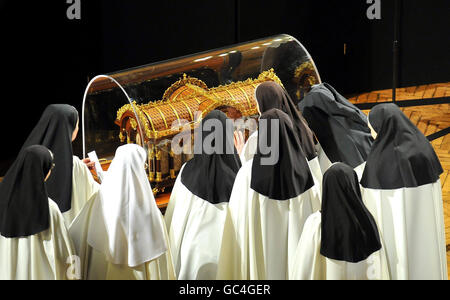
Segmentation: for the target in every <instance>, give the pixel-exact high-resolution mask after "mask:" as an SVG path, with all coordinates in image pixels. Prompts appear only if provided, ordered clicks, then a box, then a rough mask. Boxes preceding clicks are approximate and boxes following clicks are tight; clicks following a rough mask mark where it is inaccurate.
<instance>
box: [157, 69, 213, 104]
mask: <svg viewBox="0 0 450 300" xmlns="http://www.w3.org/2000/svg"><path fill="white" fill-rule="evenodd" d="M188 83H189V84H192V85H195V86H198V87H201V88H203V89H205V90H206V89H208V86H207V85H206V83H204V82H203V81H201V80H200V79H197V78H194V77H188V76H187V75H186V74H183V78H182V79H180V80H178V81H177V82H175V83H174V84H172V86H171V87H169V88H168V89H167V91H166V92H165V93H164V96H163V98H162V101H163V102H164V101H167V100H168V99H169V98H170V96H171V95H172V94H173V93H174V92H175V91H176V90H178V89H179V88H181V87H183V86H185V85H186V84H188ZM177 97H178V96H177Z"/></svg>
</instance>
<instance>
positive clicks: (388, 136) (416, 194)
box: [361, 104, 447, 280]
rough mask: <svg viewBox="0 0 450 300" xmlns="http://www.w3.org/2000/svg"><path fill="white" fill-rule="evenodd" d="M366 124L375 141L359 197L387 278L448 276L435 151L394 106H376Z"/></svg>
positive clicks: (438, 171) (438, 170)
mask: <svg viewBox="0 0 450 300" xmlns="http://www.w3.org/2000/svg"><path fill="white" fill-rule="evenodd" d="M369 126H370V128H371V130H372V134H373V136H374V138H375V143H374V144H373V147H372V151H371V152H370V155H369V157H368V159H367V164H366V168H365V170H364V174H363V177H362V180H361V185H362V196H363V200H364V202H365V204H366V206H367V208H368V209H369V210H370V212H371V213H372V214H373V216H374V217H375V220H376V222H377V224H378V228H379V229H380V233H381V236H382V238H383V239H384V243H385V245H386V252H387V256H388V262H389V271H390V274H391V276H392V279H411V280H417V279H426V280H432V279H447V261H446V249H445V248H446V247H445V232H444V215H443V202H442V190H441V183H440V179H439V176H440V175H441V174H442V173H443V170H442V166H441V164H440V162H439V159H438V157H437V156H436V153H435V152H434V150H433V148H432V147H431V145H430V143H429V141H428V140H427V139H426V137H425V136H424V135H423V134H422V133H421V132H420V131H419V129H418V128H417V127H416V126H414V124H413V123H411V121H410V120H409V119H408V118H407V117H406V116H405V115H404V114H403V112H402V111H401V110H400V109H399V108H398V106H397V105H395V104H382V105H377V106H376V107H375V108H374V109H373V110H372V111H371V112H370V114H369Z"/></svg>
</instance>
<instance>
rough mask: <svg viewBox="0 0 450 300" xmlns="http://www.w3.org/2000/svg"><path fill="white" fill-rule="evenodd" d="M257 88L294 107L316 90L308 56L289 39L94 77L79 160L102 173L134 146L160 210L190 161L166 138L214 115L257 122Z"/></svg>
mask: <svg viewBox="0 0 450 300" xmlns="http://www.w3.org/2000/svg"><path fill="white" fill-rule="evenodd" d="M265 81H275V82H277V83H279V84H280V85H282V86H284V87H285V88H286V90H287V91H288V92H289V94H290V95H291V97H292V99H294V101H296V102H299V101H301V100H302V98H303V97H304V95H305V94H306V93H307V92H308V91H309V90H310V88H311V86H313V85H315V84H319V83H321V80H320V76H319V73H318V71H317V69H316V67H315V64H314V61H313V60H312V58H311V56H310V55H309V54H308V52H307V51H306V49H305V48H304V47H303V46H302V45H301V44H300V43H299V42H298V41H297V40H296V39H295V38H293V37H291V36H289V35H279V36H275V37H270V38H265V39H261V40H256V41H251V42H247V43H242V44H239V45H234V46H231V47H226V48H221V49H216V50H212V51H207V52H203V53H199V54H195V55H190V56H185V57H181V58H177V59H172V60H168V61H164V62H160V63H155V64H150V65H145V66H141V67H137V68H132V69H128V70H124V71H119V72H115V73H113V74H109V75H100V76H97V77H96V78H94V79H93V80H92V81H91V82H90V84H89V86H88V87H87V89H86V93H85V97H84V100H83V112H82V127H83V152H84V153H83V155H84V156H86V153H89V152H91V151H94V150H95V151H96V152H97V155H98V157H99V158H100V162H101V163H102V167H103V168H104V169H105V170H106V169H107V168H108V166H109V164H110V162H111V160H112V159H113V157H114V153H115V151H116V149H117V148H118V147H119V146H121V145H123V144H125V143H137V144H140V145H142V146H143V147H144V148H145V149H146V151H147V152H148V163H147V165H148V167H147V171H148V179H149V181H150V183H151V185H152V188H153V191H154V193H155V196H157V200H158V199H162V198H164V195H166V197H165V198H164V199H166V200H165V201H159V202H158V204H159V205H160V207H161V206H164V205H166V204H167V199H168V197H167V193H170V190H171V188H172V186H173V184H174V182H175V179H176V177H177V175H178V173H179V171H180V169H181V167H182V166H183V164H184V163H186V162H187V161H189V160H190V159H191V158H192V157H193V154H192V153H190V152H189V151H183V153H182V154H175V153H174V152H173V151H172V149H171V141H172V139H173V138H174V137H175V136H177V135H179V134H180V133H182V132H184V131H186V126H188V127H187V129H188V131H193V130H194V129H195V128H196V127H197V126H198V125H199V124H200V122H201V120H202V118H203V117H204V116H206V115H207V114H208V113H209V112H211V111H212V110H215V109H219V110H222V111H223V112H225V113H226V114H227V116H228V117H229V118H231V119H238V118H241V117H248V118H255V119H257V117H258V116H257V115H258V111H257V104H256V103H257V102H256V99H255V90H256V88H257V86H258V84H260V83H262V82H265ZM190 136H191V137H193V136H194V135H193V134H191V135H190ZM191 143H193V140H191ZM180 146H181V147H190V149H192V144H191V145H180Z"/></svg>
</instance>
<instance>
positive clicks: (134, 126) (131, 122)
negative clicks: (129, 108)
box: [130, 118, 137, 130]
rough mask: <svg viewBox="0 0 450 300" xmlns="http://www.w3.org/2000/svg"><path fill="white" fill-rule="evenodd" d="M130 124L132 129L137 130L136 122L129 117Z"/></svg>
mask: <svg viewBox="0 0 450 300" xmlns="http://www.w3.org/2000/svg"><path fill="white" fill-rule="evenodd" d="M130 125H131V128H133V130H137V122H136V120H135V119H133V118H130Z"/></svg>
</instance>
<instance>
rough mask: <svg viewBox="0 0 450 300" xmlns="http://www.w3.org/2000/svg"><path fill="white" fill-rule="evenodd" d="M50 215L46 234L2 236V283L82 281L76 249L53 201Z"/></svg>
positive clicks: (50, 205) (50, 206)
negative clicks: (3, 281)
mask: <svg viewBox="0 0 450 300" xmlns="http://www.w3.org/2000/svg"><path fill="white" fill-rule="evenodd" d="M49 212H50V214H49V221H50V227H49V229H47V230H46V231H43V232H41V233H38V234H35V235H32V236H29V237H23V238H5V237H3V236H0V280H67V279H71V280H73V279H79V276H78V275H79V274H77V273H79V265H77V264H76V263H77V259H76V257H75V248H74V246H73V244H72V240H71V239H70V237H69V233H68V232H67V229H66V226H65V224H64V219H63V216H62V215H61V212H60V211H59V208H58V205H57V204H56V203H55V202H53V201H52V200H50V199H49ZM77 277H78V278H77Z"/></svg>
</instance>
